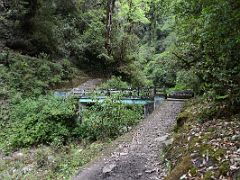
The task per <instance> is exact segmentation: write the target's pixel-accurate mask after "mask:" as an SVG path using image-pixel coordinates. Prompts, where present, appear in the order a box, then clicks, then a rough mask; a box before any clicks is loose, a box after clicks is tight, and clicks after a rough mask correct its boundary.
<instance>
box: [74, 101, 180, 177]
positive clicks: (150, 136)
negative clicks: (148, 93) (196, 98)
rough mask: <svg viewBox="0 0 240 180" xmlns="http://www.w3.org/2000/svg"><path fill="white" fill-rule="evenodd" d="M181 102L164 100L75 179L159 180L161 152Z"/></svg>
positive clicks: (163, 168)
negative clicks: (112, 148) (129, 135)
mask: <svg viewBox="0 0 240 180" xmlns="http://www.w3.org/2000/svg"><path fill="white" fill-rule="evenodd" d="M183 103H184V102H182V101H165V102H164V103H163V104H162V105H161V106H160V107H159V108H158V109H157V110H155V111H154V112H153V113H152V114H151V115H150V116H149V117H148V118H146V119H145V120H143V121H142V122H141V123H140V124H139V126H138V127H137V128H136V129H135V130H133V132H131V137H130V138H131V139H130V141H126V142H124V141H123V142H121V143H120V144H118V147H117V148H116V149H115V150H114V151H113V152H111V155H110V156H108V157H103V158H102V159H100V160H98V161H96V162H93V163H91V164H90V165H89V166H88V167H86V168H85V169H83V170H81V171H80V172H79V173H78V175H77V176H76V177H74V178H73V179H74V180H103V179H104V180H135V179H138V180H159V179H164V176H165V175H166V168H165V165H164V164H163V163H162V162H160V152H161V150H162V149H163V148H164V146H165V144H167V143H169V140H170V139H169V138H170V136H169V133H170V131H171V130H172V128H173V126H174V124H175V119H176V116H177V115H178V113H179V112H180V110H181V107H182V105H183Z"/></svg>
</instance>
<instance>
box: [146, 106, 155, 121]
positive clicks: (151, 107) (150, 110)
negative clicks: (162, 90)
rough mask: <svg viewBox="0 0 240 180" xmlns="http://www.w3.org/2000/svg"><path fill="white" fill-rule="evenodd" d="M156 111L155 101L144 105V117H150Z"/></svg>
mask: <svg viewBox="0 0 240 180" xmlns="http://www.w3.org/2000/svg"><path fill="white" fill-rule="evenodd" d="M153 111H154V103H149V104H146V105H144V118H146V117H148V116H149V115H150V114H151V113H152V112H153Z"/></svg>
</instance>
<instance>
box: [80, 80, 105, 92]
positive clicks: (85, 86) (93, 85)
mask: <svg viewBox="0 0 240 180" xmlns="http://www.w3.org/2000/svg"><path fill="white" fill-rule="evenodd" d="M102 81H103V80H102V79H100V78H98V79H90V80H88V81H86V82H85V83H83V84H81V85H80V86H78V87H77V89H83V90H92V89H95V88H96V87H97V86H98V85H99V84H101V83H102Z"/></svg>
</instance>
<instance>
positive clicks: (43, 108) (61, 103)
mask: <svg viewBox="0 0 240 180" xmlns="http://www.w3.org/2000/svg"><path fill="white" fill-rule="evenodd" d="M11 109H12V111H11V116H10V120H9V122H6V123H5V124H4V127H5V128H4V129H3V131H2V132H1V143H3V142H4V145H5V146H6V147H8V146H9V147H10V148H16V147H26V146H29V145H37V144H41V143H43V144H51V143H54V144H58V143H60V144H62V143H64V142H66V141H67V140H68V139H69V138H70V137H71V136H72V131H73V129H74V128H75V126H76V124H77V122H76V120H77V116H76V111H77V108H76V106H75V103H74V101H73V100H71V99H69V100H63V99H58V98H55V97H52V96H47V97H42V96H41V97H39V98H37V99H31V98H28V99H24V100H21V101H20V102H19V103H17V104H14V105H12V107H11ZM6 139H7V141H6Z"/></svg>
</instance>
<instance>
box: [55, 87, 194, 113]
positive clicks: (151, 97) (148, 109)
mask: <svg viewBox="0 0 240 180" xmlns="http://www.w3.org/2000/svg"><path fill="white" fill-rule="evenodd" d="M54 95H55V96H57V97H63V98H67V97H74V98H76V99H78V101H79V104H80V105H81V106H86V105H89V104H90V105H91V104H94V103H96V102H103V101H104V100H105V99H106V98H108V97H110V96H113V95H120V98H119V100H117V101H119V102H120V103H123V104H127V105H142V106H144V115H145V117H146V116H148V115H149V114H151V113H152V112H153V110H154V109H156V108H157V107H159V106H160V105H161V103H162V101H163V100H164V99H167V98H175V99H176V98H177V99H187V98H191V97H193V92H192V91H190V90H185V91H177V92H173V93H172V94H170V95H168V96H167V93H166V92H165V90H164V89H162V88H156V87H150V88H135V89H133V88H128V89H94V90H86V89H79V88H73V89H71V90H69V91H56V92H55V93H54Z"/></svg>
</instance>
